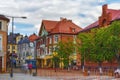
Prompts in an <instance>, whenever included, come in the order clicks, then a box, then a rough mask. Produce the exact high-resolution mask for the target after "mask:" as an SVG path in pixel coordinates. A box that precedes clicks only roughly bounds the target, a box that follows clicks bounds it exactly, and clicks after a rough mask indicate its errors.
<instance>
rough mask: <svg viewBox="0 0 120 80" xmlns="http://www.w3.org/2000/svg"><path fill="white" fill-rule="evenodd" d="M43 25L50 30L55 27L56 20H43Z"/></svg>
mask: <svg viewBox="0 0 120 80" xmlns="http://www.w3.org/2000/svg"><path fill="white" fill-rule="evenodd" d="M42 23H43V25H44V26H45V29H46V30H47V31H48V32H50V31H51V29H53V28H54V27H55V25H56V24H57V23H58V21H50V20H43V21H42Z"/></svg>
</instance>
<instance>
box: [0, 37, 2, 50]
mask: <svg viewBox="0 0 120 80" xmlns="http://www.w3.org/2000/svg"><path fill="white" fill-rule="evenodd" d="M0 51H2V36H0Z"/></svg>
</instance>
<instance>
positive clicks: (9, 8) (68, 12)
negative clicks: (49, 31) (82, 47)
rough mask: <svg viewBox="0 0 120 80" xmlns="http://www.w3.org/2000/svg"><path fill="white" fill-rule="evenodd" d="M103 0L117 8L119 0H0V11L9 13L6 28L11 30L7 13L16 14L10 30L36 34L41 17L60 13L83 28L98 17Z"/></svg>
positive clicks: (45, 17) (119, 3)
mask: <svg viewBox="0 0 120 80" xmlns="http://www.w3.org/2000/svg"><path fill="white" fill-rule="evenodd" d="M104 4H108V8H109V9H120V0H0V14H2V15H5V16H7V17H8V16H9V17H8V18H9V19H10V22H9V27H8V32H11V31H12V27H11V24H12V23H11V22H12V19H11V17H19V18H14V33H20V34H22V35H31V34H33V33H36V34H37V35H38V32H39V30H40V27H41V22H42V20H56V21H59V20H60V17H63V18H67V19H70V20H72V21H73V22H74V23H75V24H77V25H78V26H80V27H82V28H85V27H86V26H88V25H89V24H91V23H93V22H95V21H96V20H98V17H99V16H100V15H101V12H102V5H104ZM23 16H25V17H27V18H26V19H22V18H20V17H23Z"/></svg>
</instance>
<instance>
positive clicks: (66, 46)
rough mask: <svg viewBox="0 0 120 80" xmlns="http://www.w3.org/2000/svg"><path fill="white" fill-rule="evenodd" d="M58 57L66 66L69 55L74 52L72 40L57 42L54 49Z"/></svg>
mask: <svg viewBox="0 0 120 80" xmlns="http://www.w3.org/2000/svg"><path fill="white" fill-rule="evenodd" d="M56 52H57V54H58V56H59V59H60V60H61V61H62V62H63V63H64V67H68V64H69V61H70V56H71V55H72V54H73V52H74V45H73V42H72V41H67V42H59V43H58V45H57V50H56Z"/></svg>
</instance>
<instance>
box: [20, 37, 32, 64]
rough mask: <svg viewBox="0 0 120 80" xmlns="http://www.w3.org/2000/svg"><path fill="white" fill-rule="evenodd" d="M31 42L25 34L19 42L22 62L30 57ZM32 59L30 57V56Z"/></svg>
mask: <svg viewBox="0 0 120 80" xmlns="http://www.w3.org/2000/svg"><path fill="white" fill-rule="evenodd" d="M29 43H30V40H29V38H28V36H24V37H23V38H21V40H20V41H19V42H18V60H19V62H20V63H25V60H26V59H28V58H27V57H29V56H30V55H31V54H30V53H29V52H30V51H29ZM29 59H30V58H29Z"/></svg>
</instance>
